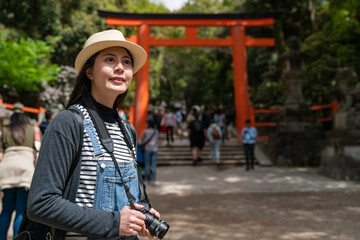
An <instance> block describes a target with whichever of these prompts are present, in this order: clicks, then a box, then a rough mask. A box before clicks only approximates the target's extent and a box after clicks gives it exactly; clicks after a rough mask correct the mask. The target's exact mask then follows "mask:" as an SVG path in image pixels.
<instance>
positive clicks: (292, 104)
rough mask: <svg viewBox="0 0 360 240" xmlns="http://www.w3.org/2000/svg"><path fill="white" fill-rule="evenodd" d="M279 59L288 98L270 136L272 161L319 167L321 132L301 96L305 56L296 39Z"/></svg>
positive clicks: (286, 164)
mask: <svg viewBox="0 0 360 240" xmlns="http://www.w3.org/2000/svg"><path fill="white" fill-rule="evenodd" d="M279 59H280V61H281V63H282V66H283V73H282V79H283V80H284V81H285V83H286V86H287V98H286V101H285V103H284V106H283V107H282V109H281V112H280V114H279V118H278V121H277V125H276V129H275V131H274V132H273V133H271V134H270V139H269V152H270V155H271V158H272V161H273V163H274V164H275V165H278V166H318V165H319V159H320V144H321V137H322V131H321V126H320V124H319V123H317V122H316V119H315V117H314V114H313V113H312V111H311V109H310V107H309V106H308V105H307V104H306V101H305V99H304V96H303V93H302V83H303V80H304V79H305V72H304V64H303V59H304V56H303V55H302V54H301V53H300V51H299V44H298V42H297V40H296V38H295V37H293V38H291V39H289V41H288V50H287V51H286V52H285V53H284V54H283V55H281V56H280V58H279Z"/></svg>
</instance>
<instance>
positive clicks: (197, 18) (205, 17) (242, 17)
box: [98, 10, 280, 139]
mask: <svg viewBox="0 0 360 240" xmlns="http://www.w3.org/2000/svg"><path fill="white" fill-rule="evenodd" d="M98 14H99V16H101V17H105V18H106V22H107V24H108V25H112V26H134V27H137V28H138V34H137V36H131V37H130V38H127V40H128V41H132V42H135V43H137V44H139V45H141V46H142V47H143V48H144V49H145V51H146V52H147V54H148V55H149V54H150V47H151V46H178V47H182V46H206V47H208V46H218V47H232V52H233V72H234V94H235V95H234V96H235V111H236V127H237V132H238V138H239V139H240V137H241V136H240V133H241V129H242V128H243V127H244V126H245V120H246V119H247V118H251V119H253V116H250V114H251V113H250V110H249V104H250V102H249V92H248V75H247V64H246V47H260V46H262V47H263V46H264V47H273V46H274V45H275V40H274V39H273V38H252V37H249V36H245V28H246V27H263V26H272V25H273V24H274V19H275V18H276V17H278V16H279V14H280V13H260V14H129V13H118V12H108V11H102V10H98ZM151 26H184V27H185V30H186V31H185V37H184V38H180V39H157V38H155V37H152V36H150V27H151ZM202 26H217V27H230V28H231V36H228V37H226V38H220V39H218V38H217V39H203V38H198V36H197V27H202ZM135 89H136V90H135V111H134V114H135V116H134V118H133V119H134V123H133V124H134V125H135V128H136V130H137V132H138V135H139V137H141V135H142V133H143V131H144V130H145V128H146V120H147V110H148V105H149V58H148V60H147V61H146V63H145V65H144V66H143V67H142V68H141V69H140V71H139V72H138V73H137V74H136V82H135Z"/></svg>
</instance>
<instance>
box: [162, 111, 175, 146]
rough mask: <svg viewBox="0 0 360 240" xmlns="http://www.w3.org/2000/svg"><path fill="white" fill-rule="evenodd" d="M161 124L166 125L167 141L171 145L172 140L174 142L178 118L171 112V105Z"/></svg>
mask: <svg viewBox="0 0 360 240" xmlns="http://www.w3.org/2000/svg"><path fill="white" fill-rule="evenodd" d="M161 125H165V131H166V141H167V145H168V146H170V140H171V142H172V143H174V128H175V127H176V119H175V114H174V113H173V112H171V109H170V108H169V107H168V108H166V112H165V114H164V116H163V119H162V123H161Z"/></svg>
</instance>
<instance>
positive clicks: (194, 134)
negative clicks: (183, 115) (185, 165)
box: [188, 109, 206, 166]
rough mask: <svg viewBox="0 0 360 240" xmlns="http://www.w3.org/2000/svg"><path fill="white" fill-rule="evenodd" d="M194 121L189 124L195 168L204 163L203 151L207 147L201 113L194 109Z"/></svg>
mask: <svg viewBox="0 0 360 240" xmlns="http://www.w3.org/2000/svg"><path fill="white" fill-rule="evenodd" d="M193 115H194V119H193V120H192V121H191V122H190V124H189V128H188V129H189V138H190V147H191V152H192V158H193V166H196V164H197V163H198V162H201V161H202V158H201V155H202V149H203V148H204V145H205V136H206V133H205V132H206V128H205V127H204V124H203V122H202V121H201V119H200V113H199V112H198V111H197V110H196V109H193Z"/></svg>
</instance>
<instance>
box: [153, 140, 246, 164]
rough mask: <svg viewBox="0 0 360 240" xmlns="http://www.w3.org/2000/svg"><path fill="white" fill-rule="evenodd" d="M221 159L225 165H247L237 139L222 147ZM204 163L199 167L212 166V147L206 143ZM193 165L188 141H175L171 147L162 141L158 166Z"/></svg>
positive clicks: (159, 148) (203, 154)
mask: <svg viewBox="0 0 360 240" xmlns="http://www.w3.org/2000/svg"><path fill="white" fill-rule="evenodd" d="M220 156H221V157H220V159H221V162H222V164H224V165H237V164H240V165H242V164H245V155H244V150H243V146H242V144H240V143H239V142H238V141H237V140H236V139H233V140H231V141H226V142H225V143H223V144H222V145H221V146H220ZM202 159H203V161H202V162H201V163H199V165H200V164H201V165H212V164H214V161H212V159H211V153H210V146H209V143H208V142H206V144H205V146H204V148H203V150H202ZM192 163H193V160H192V153H191V148H190V143H189V141H188V139H175V142H174V143H172V144H171V146H168V145H167V142H166V140H165V141H160V143H159V146H158V156H157V164H158V165H163V166H166V165H191V164H192Z"/></svg>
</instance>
